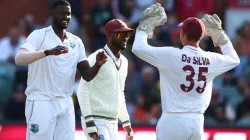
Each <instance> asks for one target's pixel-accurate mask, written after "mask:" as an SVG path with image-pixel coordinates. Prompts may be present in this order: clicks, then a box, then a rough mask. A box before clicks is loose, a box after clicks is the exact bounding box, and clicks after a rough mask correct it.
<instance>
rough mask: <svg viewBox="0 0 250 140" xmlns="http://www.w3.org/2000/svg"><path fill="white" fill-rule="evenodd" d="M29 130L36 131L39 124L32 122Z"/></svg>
mask: <svg viewBox="0 0 250 140" xmlns="http://www.w3.org/2000/svg"><path fill="white" fill-rule="evenodd" d="M30 131H31V132H33V133H37V132H38V131H39V125H38V124H35V123H32V124H31V125H30Z"/></svg>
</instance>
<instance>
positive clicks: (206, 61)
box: [181, 54, 210, 66]
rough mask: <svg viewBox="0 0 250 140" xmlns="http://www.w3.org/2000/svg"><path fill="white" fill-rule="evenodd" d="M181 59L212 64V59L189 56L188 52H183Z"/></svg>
mask: <svg viewBox="0 0 250 140" xmlns="http://www.w3.org/2000/svg"><path fill="white" fill-rule="evenodd" d="M181 61H182V62H187V63H192V64H194V65H204V66H207V65H210V61H209V59H208V58H206V57H197V56H193V57H189V56H187V55H186V54H182V59H181Z"/></svg>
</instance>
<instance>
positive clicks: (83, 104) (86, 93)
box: [77, 53, 96, 122]
mask: <svg viewBox="0 0 250 140" xmlns="http://www.w3.org/2000/svg"><path fill="white" fill-rule="evenodd" d="M95 54H96V53H93V54H91V55H90V56H89V57H88V61H89V65H90V66H93V65H94V64H95V59H94V58H95ZM91 88H93V87H92V82H86V81H85V80H83V79H82V78H81V81H80V84H79V87H78V91H77V98H78V102H79V105H80V109H81V113H82V117H83V118H84V119H85V122H88V121H92V120H94V118H93V116H92V111H91V107H90V94H91Z"/></svg>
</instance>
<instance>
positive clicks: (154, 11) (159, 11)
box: [142, 3, 167, 25]
mask: <svg viewBox="0 0 250 140" xmlns="http://www.w3.org/2000/svg"><path fill="white" fill-rule="evenodd" d="M142 14H143V17H144V18H143V19H148V18H150V17H160V18H159V19H158V21H159V22H158V23H159V25H163V24H165V23H166V22H167V15H166V13H165V10H164V8H163V7H162V6H161V4H160V3H156V4H153V5H151V6H150V7H148V8H147V9H146V10H144V11H143V13H142Z"/></svg>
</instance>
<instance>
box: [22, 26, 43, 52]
mask: <svg viewBox="0 0 250 140" xmlns="http://www.w3.org/2000/svg"><path fill="white" fill-rule="evenodd" d="M42 37H43V35H42V34H41V31H39V30H35V31H33V32H32V33H31V34H30V35H29V36H28V38H27V39H26V40H25V42H24V43H23V45H22V46H21V47H20V48H24V49H27V50H29V51H31V52H33V51H37V50H38V49H39V45H41V42H42V40H41V39H42Z"/></svg>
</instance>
